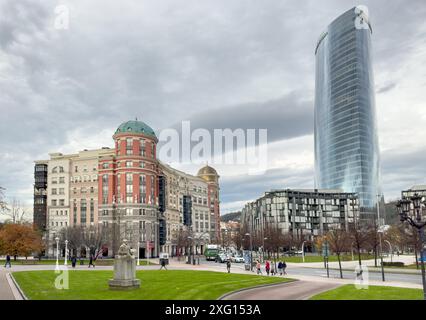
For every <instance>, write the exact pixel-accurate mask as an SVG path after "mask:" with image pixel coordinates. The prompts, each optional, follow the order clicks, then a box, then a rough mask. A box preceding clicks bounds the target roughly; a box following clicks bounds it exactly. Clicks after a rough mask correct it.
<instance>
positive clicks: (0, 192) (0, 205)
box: [0, 187, 7, 212]
mask: <svg viewBox="0 0 426 320" xmlns="http://www.w3.org/2000/svg"><path fill="white" fill-rule="evenodd" d="M4 190H5V188H3V187H0V212H3V210H5V209H6V206H7V203H6V201H5V200H4Z"/></svg>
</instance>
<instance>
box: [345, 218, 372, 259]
mask: <svg viewBox="0 0 426 320" xmlns="http://www.w3.org/2000/svg"><path fill="white" fill-rule="evenodd" d="M349 236H350V241H351V246H352V244H354V245H355V247H356V251H357V255H358V263H359V265H360V266H361V263H362V262H361V251H362V250H363V249H365V248H366V245H367V244H368V241H369V231H368V229H367V228H366V227H365V226H364V225H360V224H359V223H353V224H351V225H349Z"/></svg>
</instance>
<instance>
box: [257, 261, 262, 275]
mask: <svg viewBox="0 0 426 320" xmlns="http://www.w3.org/2000/svg"><path fill="white" fill-rule="evenodd" d="M261 267H262V266H261V265H260V262H259V260H257V261H256V270H257V274H262V270H261Z"/></svg>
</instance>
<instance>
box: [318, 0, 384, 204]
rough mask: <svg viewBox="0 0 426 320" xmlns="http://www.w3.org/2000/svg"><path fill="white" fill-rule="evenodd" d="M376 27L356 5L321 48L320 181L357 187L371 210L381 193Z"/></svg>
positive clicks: (325, 36) (327, 186) (335, 24)
mask: <svg viewBox="0 0 426 320" xmlns="http://www.w3.org/2000/svg"><path fill="white" fill-rule="evenodd" d="M371 33H372V29H371V25H370V23H369V21H368V16H367V13H366V11H365V10H360V9H359V8H353V9H351V10H349V11H347V12H345V13H343V14H342V15H341V16H340V17H338V18H337V19H336V20H334V21H333V22H332V23H331V24H330V25H329V26H328V28H327V30H326V32H324V33H323V34H322V35H321V36H320V38H319V40H318V43H317V46H316V49H315V56H316V79H315V174H316V177H315V181H316V187H317V188H322V189H336V188H339V189H342V190H344V191H345V192H356V193H357V194H358V196H359V201H360V206H361V207H363V208H365V211H369V210H368V209H367V208H373V207H374V206H375V205H376V199H377V195H378V194H379V193H380V186H379V180H380V177H379V147H378V137H377V125H376V110H375V98H374V80H373V71H372V63H371Z"/></svg>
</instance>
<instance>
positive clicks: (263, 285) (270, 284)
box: [216, 279, 299, 300]
mask: <svg viewBox="0 0 426 320" xmlns="http://www.w3.org/2000/svg"><path fill="white" fill-rule="evenodd" d="M295 281H299V280H298V279H289V281H285V282H280V283H269V284H261V285H258V286H254V287H250V288H242V289H238V290H235V291H231V292H228V293H225V294H223V295H221V296H220V297H219V298H217V299H216V300H223V299H225V298H226V297H228V296H230V295H233V294H235V293H238V292H243V291H248V290H252V289H258V288H264V287H274V286H279V285H283V284H287V283H291V282H295Z"/></svg>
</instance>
